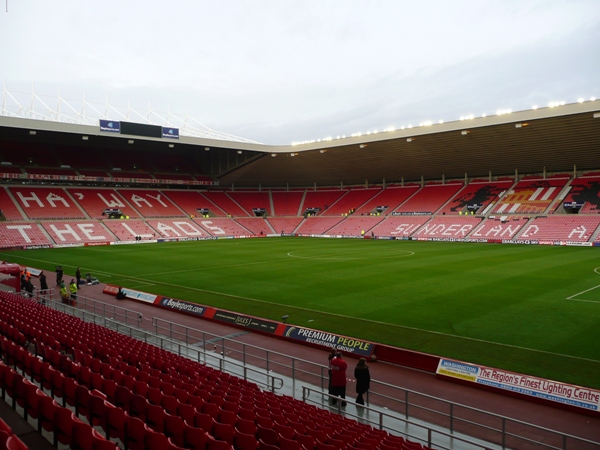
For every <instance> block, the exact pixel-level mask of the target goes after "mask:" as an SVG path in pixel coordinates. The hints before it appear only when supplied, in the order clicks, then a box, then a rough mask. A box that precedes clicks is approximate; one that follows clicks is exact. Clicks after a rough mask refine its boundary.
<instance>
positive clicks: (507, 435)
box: [63, 299, 600, 450]
mask: <svg viewBox="0 0 600 450" xmlns="http://www.w3.org/2000/svg"><path fill="white" fill-rule="evenodd" d="M90 300H91V299H90ZM93 302H98V301H96V300H93ZM98 303H102V302H98ZM63 306H67V305H63ZM107 306H110V307H111V308H112V307H113V306H112V305H107ZM116 308H118V307H116ZM72 309H74V310H77V309H78V308H72ZM99 309H102V310H105V308H95V310H96V311H97V310H99ZM123 309H125V308H123ZM127 311H130V310H127ZM130 312H131V313H135V314H136V315H139V320H138V321H137V328H135V327H133V326H131V325H128V324H126V326H127V327H128V328H129V330H130V334H132V333H133V330H134V329H135V331H136V332H138V333H139V332H142V333H147V332H146V331H145V330H143V329H142V328H141V326H140V325H141V323H142V316H141V314H140V313H137V312H135V311H130ZM109 320H110V321H112V322H114V323H115V324H117V327H118V326H119V325H122V324H120V323H119V321H117V320H116V319H114V318H110V319H109ZM152 328H153V331H154V333H148V334H147V335H148V336H152V337H153V338H157V337H159V339H164V341H165V342H168V343H169V344H171V345H175V346H181V348H186V349H188V350H189V351H192V352H198V354H200V350H199V349H198V347H200V348H201V349H202V352H203V355H204V357H205V358H206V357H207V356H216V355H218V354H219V353H221V354H222V355H219V356H222V358H221V361H222V363H221V364H222V365H221V366H219V369H220V370H225V367H226V365H227V364H232V365H233V366H234V367H236V366H237V367H240V368H244V367H248V366H251V367H252V366H253V367H259V368H262V369H263V370H265V373H266V374H269V373H270V372H271V371H274V372H276V373H280V374H281V375H284V376H288V377H289V378H291V380H292V385H293V386H292V391H293V392H294V391H295V389H294V386H295V384H296V382H302V383H308V381H307V379H309V380H311V379H312V380H314V382H312V383H309V384H312V385H314V386H320V388H321V391H318V390H315V389H312V388H308V389H311V390H312V391H314V392H318V393H319V394H321V395H323V396H326V397H329V394H327V393H326V392H325V387H326V385H327V380H328V375H327V366H325V365H323V364H319V363H315V362H313V361H308V360H304V359H301V358H296V357H293V356H290V355H289V354H284V353H280V352H276V351H272V350H268V349H265V348H262V347H258V346H255V345H251V344H246V343H243V342H240V341H237V340H236V339H235V338H231V337H223V336H217V335H214V334H211V333H207V332H205V331H202V330H197V329H195V328H191V327H187V326H185V325H181V324H178V323H176V322H171V321H168V320H165V319H162V318H158V317H153V318H152ZM162 335H165V336H167V337H168V339H166V338H160V336H162ZM192 339H193V340H195V341H196V343H190V340H192ZM207 346H209V347H210V346H213V349H212V354H210V353H211V350H210V349H208V348H207ZM219 347H220V350H221V352H219ZM258 352H262V353H263V356H261V355H259V354H257V353H258ZM209 354H210V355H209ZM228 355H229V356H228ZM232 355H238V356H237V358H236V357H235V356H232ZM235 359H238V360H240V361H241V364H236V363H234V360H235ZM286 360H289V361H290V362H289V363H285V362H282V361H286ZM202 362H206V360H205V361H202ZM261 365H262V367H261ZM306 366H308V368H312V369H314V370H308V369H307V368H306ZM225 371H226V370H225ZM269 376H271V375H269ZM277 379H278V380H281V387H279V388H276V387H274V386H271V387H269V388H270V389H271V390H273V391H274V390H279V389H281V388H282V387H283V384H284V381H283V379H281V378H277ZM302 389H303V392H304V390H305V389H307V388H306V387H305V386H302ZM379 390H382V391H386V390H387V391H393V392H396V391H398V390H400V391H403V393H404V395H398V396H391V395H386V394H384V393H382V392H378V391H379ZM303 395H304V394H303ZM415 396H416V397H420V398H421V399H426V400H428V401H433V402H437V403H441V404H442V405H445V407H446V408H447V412H444V411H441V410H438V409H434V408H432V407H427V406H424V405H422V404H419V403H417V402H416V401H415V400H411V397H415ZM373 397H377V398H380V399H381V400H382V401H381V403H382V404H384V405H385V404H386V403H387V404H390V403H391V404H394V403H395V404H400V405H401V407H400V408H389V407H388V409H389V410H392V411H399V412H401V411H402V407H403V408H404V419H402V420H403V421H405V422H406V423H410V424H411V425H415V424H418V422H415V421H414V420H415V419H419V417H418V414H415V412H414V411H415V410H416V411H425V412H428V413H430V414H435V415H439V416H440V417H443V418H445V419H446V421H447V425H446V426H445V428H447V429H448V430H449V434H448V436H452V438H453V439H456V438H457V435H456V433H458V432H460V431H459V430H458V429H457V428H458V425H459V424H463V425H469V426H474V427H479V428H480V429H484V430H487V431H493V432H496V433H498V434H499V442H498V445H500V446H501V448H507V446H508V445H509V443H508V442H507V440H508V439H513V440H515V439H516V440H519V441H523V442H530V443H535V444H536V445H538V446H542V447H540V448H547V449H551V450H569V449H576V448H579V447H578V445H577V444H584V443H585V444H589V445H591V446H600V443H599V442H594V441H590V440H587V439H584V438H580V437H577V436H573V435H570V434H567V433H563V432H558V431H555V430H551V429H548V428H545V427H542V426H539V425H534V424H531V423H528V422H524V421H520V420H518V419H512V418H510V417H506V416H503V415H500V414H495V413H492V412H489V411H485V410H482V409H478V408H474V407H471V406H467V405H463V404H460V403H456V402H451V401H448V400H444V399H440V398H438V397H435V396H432V395H428V394H424V393H421V392H418V391H414V390H411V389H405V388H401V387H399V386H395V385H392V384H389V383H385V382H382V381H377V380H373V379H372V380H371V389H370V391H369V392H368V393H367V405H369V404H370V403H371V402H372V400H371V399H372V398H373ZM347 401H348V400H347ZM351 403H353V402H351ZM366 408H368V410H371V409H372V408H371V407H369V406H366ZM457 409H459V410H464V411H467V412H470V413H476V414H478V415H482V416H485V417H490V418H492V419H495V420H498V421H499V422H500V423H499V426H498V427H496V428H494V427H492V426H489V425H484V424H482V423H478V422H475V421H473V420H467V419H464V418H461V417H460V416H458V415H457V411H456V410H457ZM345 414H346V415H347V414H348V413H345ZM384 416H385V417H387V416H392V415H391V414H385V415H382V416H381V417H384ZM393 417H394V419H396V420H401V419H400V418H399V417H398V416H393ZM411 418H412V419H413V420H411ZM373 425H374V426H377V427H379V428H383V424H382V423H377V424H373ZM507 425H520V426H522V427H526V428H528V429H533V430H538V431H540V432H544V433H549V434H551V435H553V436H556V437H557V438H560V440H561V442H562V446H560V447H559V446H553V445H551V444H547V443H542V442H539V441H534V440H531V439H530V438H527V437H525V436H520V435H518V434H515V433H512V432H510V431H509V429H508V426H507ZM419 426H421V427H423V428H426V429H428V430H430V431H429V432H428V435H429V436H431V435H432V433H439V434H441V435H444V433H443V432H441V431H439V430H436V429H435V428H431V427H429V428H428V427H425V426H423V425H419ZM461 433H463V434H465V433H464V432H461ZM416 439H418V438H416ZM571 441H574V444H573V445H574V446H573V447H569V446H568V443H569V442H571ZM465 442H467V441H465ZM469 442H470V441H469ZM436 445H438V444H436Z"/></svg>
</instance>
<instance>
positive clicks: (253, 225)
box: [235, 217, 275, 236]
mask: <svg viewBox="0 0 600 450" xmlns="http://www.w3.org/2000/svg"><path fill="white" fill-rule="evenodd" d="M235 221H236V222H237V223H239V224H240V225H241V226H243V227H244V228H246V229H247V230H250V231H251V232H252V234H254V235H256V236H261V235H267V234H273V233H274V232H275V231H274V230H273V229H272V228H271V225H270V224H269V222H267V220H266V219H264V218H262V217H238V218H237V219H235Z"/></svg>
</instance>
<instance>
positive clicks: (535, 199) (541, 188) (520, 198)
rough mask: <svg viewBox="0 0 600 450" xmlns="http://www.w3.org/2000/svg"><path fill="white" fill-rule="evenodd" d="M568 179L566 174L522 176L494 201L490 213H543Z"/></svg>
mask: <svg viewBox="0 0 600 450" xmlns="http://www.w3.org/2000/svg"><path fill="white" fill-rule="evenodd" d="M568 181H569V178H568V175H562V176H561V175H559V176H558V177H555V178H550V179H545V180H544V179H539V178H538V179H531V178H529V177H527V178H524V179H523V180H521V181H520V182H519V183H517V185H516V186H515V187H513V188H512V189H510V190H509V191H508V192H507V193H506V194H505V195H504V196H503V197H502V198H501V199H500V200H499V201H498V203H496V205H495V206H494V208H493V210H492V214H543V213H544V212H545V211H546V209H547V208H548V207H549V206H550V204H551V203H552V201H553V200H554V199H555V198H556V196H557V195H558V194H559V193H560V191H561V189H562V188H563V187H564V186H565V185H566V184H567V182H568Z"/></svg>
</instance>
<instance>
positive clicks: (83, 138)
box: [81, 136, 90, 141]
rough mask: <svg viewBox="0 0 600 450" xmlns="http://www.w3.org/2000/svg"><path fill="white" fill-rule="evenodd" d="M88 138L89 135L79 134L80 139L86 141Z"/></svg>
mask: <svg viewBox="0 0 600 450" xmlns="http://www.w3.org/2000/svg"><path fill="white" fill-rule="evenodd" d="M89 138H90V137H89V136H81V140H82V141H87V140H88V139H89Z"/></svg>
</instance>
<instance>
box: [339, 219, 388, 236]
mask: <svg viewBox="0 0 600 450" xmlns="http://www.w3.org/2000/svg"><path fill="white" fill-rule="evenodd" d="M383 219H384V217H382V216H354V215H353V216H348V217H347V218H346V219H345V220H343V221H342V222H340V223H339V224H337V225H336V226H334V227H333V228H331V229H330V230H329V231H328V234H332V235H340V236H362V235H363V234H370V232H371V229H372V228H374V227H375V226H377V224H378V223H379V222H381V221H382V220H383Z"/></svg>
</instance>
